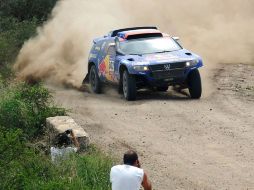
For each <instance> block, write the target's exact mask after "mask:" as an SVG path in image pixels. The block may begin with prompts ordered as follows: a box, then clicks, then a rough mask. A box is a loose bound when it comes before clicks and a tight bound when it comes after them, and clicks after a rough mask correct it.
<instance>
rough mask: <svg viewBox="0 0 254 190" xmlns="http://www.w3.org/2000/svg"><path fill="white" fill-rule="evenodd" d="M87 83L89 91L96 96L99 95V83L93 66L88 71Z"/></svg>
mask: <svg viewBox="0 0 254 190" xmlns="http://www.w3.org/2000/svg"><path fill="white" fill-rule="evenodd" d="M89 82H90V86H91V89H92V91H93V92H94V93H97V94H99V93H101V81H100V79H99V76H98V73H97V71H96V67H95V65H93V66H92V67H91V69H90V73H89Z"/></svg>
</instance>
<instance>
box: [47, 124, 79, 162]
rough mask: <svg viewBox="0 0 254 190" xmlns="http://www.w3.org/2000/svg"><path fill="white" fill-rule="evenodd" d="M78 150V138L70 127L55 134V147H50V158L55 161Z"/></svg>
mask: <svg viewBox="0 0 254 190" xmlns="http://www.w3.org/2000/svg"><path fill="white" fill-rule="evenodd" d="M73 145H74V146H73ZM78 150H79V143H78V140H77V138H76V136H75V135H74V132H73V130H71V129H70V130H67V131H65V132H64V133H60V134H59V135H57V136H56V138H55V147H51V148H50V154H51V159H52V161H53V162H56V161H57V160H59V159H64V158H66V157H68V155H70V154H71V153H76V152H77V151H78Z"/></svg>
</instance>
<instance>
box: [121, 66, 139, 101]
mask: <svg viewBox="0 0 254 190" xmlns="http://www.w3.org/2000/svg"><path fill="white" fill-rule="evenodd" d="M122 84H123V95H124V98H125V99H126V100H128V101H132V100H136V96H137V88H136V78H135V76H133V75H130V74H129V73H128V71H127V70H125V71H124V72H123V79H122Z"/></svg>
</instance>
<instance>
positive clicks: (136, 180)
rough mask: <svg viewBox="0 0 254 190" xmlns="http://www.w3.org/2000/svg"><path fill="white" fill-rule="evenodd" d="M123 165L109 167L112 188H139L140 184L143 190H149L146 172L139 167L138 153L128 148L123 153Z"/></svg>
mask: <svg viewBox="0 0 254 190" xmlns="http://www.w3.org/2000/svg"><path fill="white" fill-rule="evenodd" d="M123 162H124V164H123V165H117V166H114V167H112V168H111V171H110V181H111V183H112V190H139V189H140V187H141V185H142V186H143V187H144V189H145V190H151V189H152V185H151V182H150V181H149V180H148V177H147V174H146V173H145V172H144V170H143V169H141V165H140V162H139V160H138V155H137V153H136V152H134V151H132V150H129V151H127V152H126V153H125V154H124V157H123Z"/></svg>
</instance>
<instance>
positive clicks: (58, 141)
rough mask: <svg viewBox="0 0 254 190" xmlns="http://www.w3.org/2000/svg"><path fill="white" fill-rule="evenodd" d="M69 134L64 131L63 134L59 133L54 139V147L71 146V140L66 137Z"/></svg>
mask: <svg viewBox="0 0 254 190" xmlns="http://www.w3.org/2000/svg"><path fill="white" fill-rule="evenodd" d="M68 134H69V132H68V131H65V132H64V133H60V134H58V135H57V136H56V138H55V145H56V146H57V147H59V148H60V147H67V146H69V145H71V144H72V140H71V138H70V137H69V136H68Z"/></svg>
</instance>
